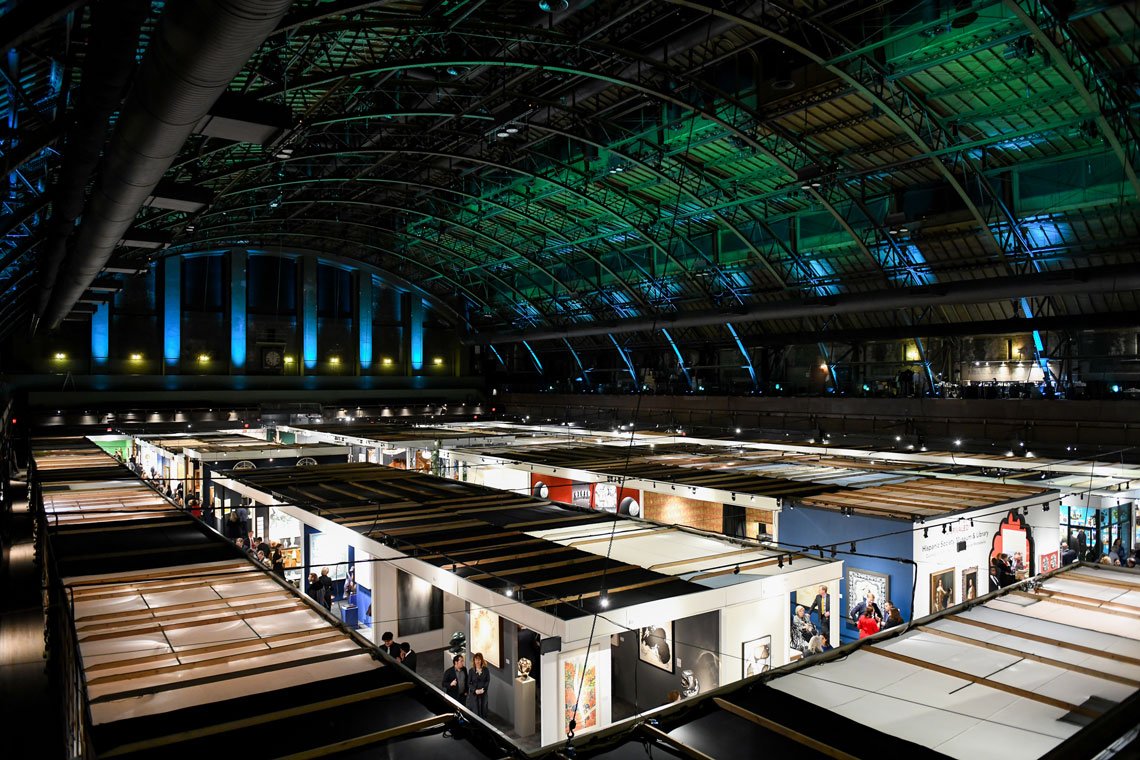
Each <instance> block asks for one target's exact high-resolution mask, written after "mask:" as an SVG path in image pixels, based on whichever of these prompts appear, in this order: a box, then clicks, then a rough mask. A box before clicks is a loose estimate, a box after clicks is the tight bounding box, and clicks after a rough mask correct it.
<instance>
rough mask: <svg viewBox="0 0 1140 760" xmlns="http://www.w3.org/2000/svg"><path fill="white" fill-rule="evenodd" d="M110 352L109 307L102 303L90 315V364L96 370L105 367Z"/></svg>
mask: <svg viewBox="0 0 1140 760" xmlns="http://www.w3.org/2000/svg"><path fill="white" fill-rule="evenodd" d="M110 350H111V306H110V304H108V303H106V302H103V303H101V304H99V306H98V308H96V309H95V313H94V314H92V315H91V363H92V365H93V366H94V367H95V368H96V369H102V368H105V367H106V366H107V359H108V358H109V357H110Z"/></svg>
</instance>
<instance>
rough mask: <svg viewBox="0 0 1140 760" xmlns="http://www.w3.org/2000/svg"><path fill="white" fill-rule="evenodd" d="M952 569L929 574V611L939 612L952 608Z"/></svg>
mask: <svg viewBox="0 0 1140 760" xmlns="http://www.w3.org/2000/svg"><path fill="white" fill-rule="evenodd" d="M954 572H955V570H954V568H952V567H951V568H948V569H946V570H939V571H938V572H937V573H931V574H930V611H931V613H934V612H941V611H942V610H944V609H946V608H948V607H953V606H954V585H955V583H956V580H955V578H954Z"/></svg>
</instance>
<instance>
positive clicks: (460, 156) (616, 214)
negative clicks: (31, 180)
mask: <svg viewBox="0 0 1140 760" xmlns="http://www.w3.org/2000/svg"><path fill="white" fill-rule="evenodd" d="M347 155H361V156H371V155H376V156H379V155H400V156H404V155H411V156H432V157H434V158H446V159H454V160H458V161H469V162H471V163H476V164H480V165H482V166H486V167H488V168H492V169H499V170H501V171H506V172H512V173H514V174H518V175H520V176H523V177H528V178H530V179H532V180H538V181H541V182H545V183H547V184H549V185H552V186H554V187H557V188H558V189H559V190H561V191H563V192H565V193H567V194H569V195H572V196H573V197H575V198H577V199H578V200H580V201H583V202H585V203H589V204H592V205H594V206H597V207H598V208H599V209H600V210H602V211H603V212H605V213H606V214H608V215H610V216H612V217H613V218H615V219H617V220H618V221H620V222H621V223H622V224H623V225H624V226H625V228H626V229H628V230H631V231H633V232H635V233H637V234H638V235H640V236H641V237H643V238H644V239H645V241H646V242H647V243H648V244H649V245H650V246H652V247H653V248H654V249H655V250H656V251H658V252H659V253H661V255H663V256H665V257H666V258H667V259H668V260H669V261H670V262H671V263H673V264H675V265H676V266H677V269H678V271H679V273H680V274H681V275H683V276H685V277H687V278H688V279H689V280H690V281H691V282H692V284H693V285H694V286H697V287H701V285H700V283H698V282H697V281H696V280H695V279H693V276H692V273H691V272H690V271H689V270H688V269H687V268H685V267H684V266H682V264H681V263H680V262H679V261H678V260H677V259H676V258H675V257H674V256H673V254H672V253H670V252H669V251H668V250H667V249H666V248H665V247H664V246H662V245H661V243H660V242H658V241H657V240H655V239H654V238H653V237H652V236H651V235H649V233H648V232H647V231H646V230H645V229H644V228H643V226H644V223H642V224H639V223H637V222H635V221H633V220H631V219H630V218H628V217H627V216H626V215H625V214H624V213H623V212H621V211H618V210H617V209H614V208H611V207H609V206H608V205H607V204H605V203H603V202H602V201H599V200H598V199H597V198H596V197H593V196H591V195H589V194H588V193H585V192H582V191H581V190H578V189H576V188H574V187H572V186H570V185H567V184H565V183H563V182H559V181H557V180H554V179H551V178H550V177H547V176H543V175H541V174H536V173H535V172H533V171H528V170H526V169H524V168H522V167H519V166H514V165H512V164H505V163H501V162H498V161H493V160H490V159H487V158H480V157H478V156H473V155H468V154H464V153H448V152H445V151H433V150H419V149H415V148H370V149H364V150H357V149H346V150H338V151H330V152H327V153H304V154H298V155H296V156H294V157H292V158H288V159H277V160H276V161H280V162H284V163H288V162H290V161H301V160H309V159H314V158H328V157H333V156H347ZM273 165H275V162H261V163H258V164H255V165H253V166H249V165H246V166H236V167H233V168H232V169H230V170H228V171H227V172H224V173H223V174H220V175H214V176H213V177H211V178H210V179H219V178H221V177H224V176H227V175H231V174H238V173H241V172H243V171H248V170H249V169H251V168H252V169H259V168H267V167H269V166H273ZM562 166H563V168H565V169H567V170H569V171H575V172H576V170H574V169H572V168H570V167H568V166H567V165H565V164H563V165H562ZM576 173H577V172H576ZM579 176H580V177H581V178H582V179H583V181H584V182H586V183H587V184H588V183H590V182H591V181H592V180H590V178H589V177H588V176H586V175H584V174H581V173H579ZM606 189H607V190H608V189H609V188H606ZM225 195H226V194H225V193H223V194H222V197H224V196H225ZM618 195H620V194H618ZM631 202H632V201H631ZM636 205H638V206H640V207H641V210H642V212H643V213H645V214H648V213H650V209H649V208H647V207H645V206H644V205H643V204H636ZM603 240H604V238H603ZM685 241H686V242H687V243H688V245H689V246H690V247H692V248H693V250H695V251H697V252H698V253H699V252H700V249H699V248H697V246H696V245H695V244H693V242H692V241H690V240H688V239H687V238H685ZM609 247H610V248H611V250H612V252H613V253H615V254H617V255H619V256H622V257H623V258H626V259H627V260H628V261H629V262H630V263H631V264H633V266H634V267H635V268H637V269H638V271H639V272H641V274H642V275H644V276H645V278H646V279H647V280H653V279H655V278H656V275H654V274H653V273H651V272H647V271H645V270H644V269H643V268H642V267H641V265H640V264H639V263H638V262H636V261H634V260H633V259H630V258H629V257H628V256H627V255H626V253H625V252H624V251H623V250H622V249H620V248H619V247H617V246H615V245H610V246H609Z"/></svg>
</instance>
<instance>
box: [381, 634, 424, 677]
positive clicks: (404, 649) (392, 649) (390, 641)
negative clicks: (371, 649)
mask: <svg viewBox="0 0 1140 760" xmlns="http://www.w3.org/2000/svg"><path fill="white" fill-rule="evenodd" d="M380 651H381V652H384V653H386V654H387V655H388V656H389V657H391V658H392V659H393V660H396V661H397V662H400V663H402V664H403V665H404V667H405V668H407V669H408V670H413V671H414V670H415V669H416V653H415V651H414V650H413V649H412V645H411V644H409V643H408V642H406V641H399V642H398V641H396V637H395V636H394V635H392V632H391V631H384V634H383V635H382V636H381V637H380Z"/></svg>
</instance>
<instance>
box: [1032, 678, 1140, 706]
mask: <svg viewBox="0 0 1140 760" xmlns="http://www.w3.org/2000/svg"><path fill="white" fill-rule="evenodd" d="M1134 691H1136V690H1135V689H1134V688H1132V687H1130V686H1125V685H1124V684H1119V683H1116V682H1115V681H1106V680H1104V679H1103V678H1094V677H1093V676H1086V675H1084V674H1083V673H1073V672H1072V671H1068V670H1065V671H1061V672H1060V673H1058V675H1057V677H1056V678H1054V679H1052V680H1050V681H1049V682H1048V683H1045V684H1042V685H1041V686H1040V687H1039V689H1038V692H1039V693H1040V694H1044V695H1045V696H1047V697H1053V698H1054V699H1063V700H1065V701H1066V702H1072V703H1074V704H1080V703H1081V702H1084V701H1085V700H1086V699H1088V698H1089V697H1102V698H1103V699H1109V700H1112V701H1113V702H1123V701H1124V700H1125V699H1127V698H1128V697H1129V696H1130V695H1131V694H1132V692H1134Z"/></svg>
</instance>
